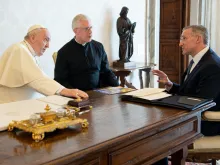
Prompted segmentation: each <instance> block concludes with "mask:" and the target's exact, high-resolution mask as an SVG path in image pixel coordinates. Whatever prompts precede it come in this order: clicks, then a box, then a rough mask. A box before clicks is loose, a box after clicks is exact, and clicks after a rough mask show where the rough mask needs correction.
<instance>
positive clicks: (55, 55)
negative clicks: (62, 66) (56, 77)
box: [52, 52, 57, 64]
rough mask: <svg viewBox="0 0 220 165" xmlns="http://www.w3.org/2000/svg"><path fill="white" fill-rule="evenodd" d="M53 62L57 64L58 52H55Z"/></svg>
mask: <svg viewBox="0 0 220 165" xmlns="http://www.w3.org/2000/svg"><path fill="white" fill-rule="evenodd" d="M52 57H53V61H54V64H56V60H57V52H54V53H53V55H52Z"/></svg>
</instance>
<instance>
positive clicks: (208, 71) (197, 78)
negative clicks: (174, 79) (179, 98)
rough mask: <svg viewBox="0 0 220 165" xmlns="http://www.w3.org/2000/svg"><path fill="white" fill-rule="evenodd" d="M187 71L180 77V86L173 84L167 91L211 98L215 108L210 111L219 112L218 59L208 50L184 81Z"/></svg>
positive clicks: (219, 69) (219, 74) (219, 83)
mask: <svg viewBox="0 0 220 165" xmlns="http://www.w3.org/2000/svg"><path fill="white" fill-rule="evenodd" d="M186 73H187V70H186V71H185V73H184V74H183V76H182V81H181V84H180V85H179V84H175V83H174V84H173V87H172V88H171V90H170V91H169V92H170V93H177V94H180V95H189V96H198V97H205V98H213V99H214V101H215V102H216V106H215V107H213V108H212V109H211V110H220V58H219V56H218V55H217V54H216V53H215V52H214V51H213V50H212V49H210V48H209V50H208V51H207V52H206V53H205V54H204V56H203V57H202V58H201V60H200V61H199V63H198V64H197V65H196V66H195V68H194V69H193V70H192V72H191V73H190V74H189V75H188V77H187V79H186V80H185V81H184V79H185V76H186Z"/></svg>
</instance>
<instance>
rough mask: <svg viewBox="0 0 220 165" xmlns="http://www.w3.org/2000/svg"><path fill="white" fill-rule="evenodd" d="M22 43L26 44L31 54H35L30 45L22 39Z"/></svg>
mask: <svg viewBox="0 0 220 165" xmlns="http://www.w3.org/2000/svg"><path fill="white" fill-rule="evenodd" d="M24 44H25V45H26V46H27V48H28V50H29V51H30V52H31V54H32V55H33V56H34V57H35V56H37V54H36V52H35V51H34V49H33V48H32V46H31V45H30V44H29V43H28V42H27V41H26V40H24Z"/></svg>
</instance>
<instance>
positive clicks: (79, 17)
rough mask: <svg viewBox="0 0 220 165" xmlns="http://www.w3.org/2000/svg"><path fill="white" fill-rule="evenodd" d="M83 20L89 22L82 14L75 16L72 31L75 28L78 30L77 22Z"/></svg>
mask: <svg viewBox="0 0 220 165" xmlns="http://www.w3.org/2000/svg"><path fill="white" fill-rule="evenodd" d="M83 20H86V21H90V18H89V17H88V16H86V15H84V14H78V15H77V16H75V17H74V18H73V21H72V29H73V30H74V29H75V28H78V27H79V22H80V21H83Z"/></svg>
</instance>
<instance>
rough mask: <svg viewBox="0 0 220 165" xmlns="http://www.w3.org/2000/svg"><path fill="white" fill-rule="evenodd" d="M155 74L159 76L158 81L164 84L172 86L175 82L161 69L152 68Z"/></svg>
mask: <svg viewBox="0 0 220 165" xmlns="http://www.w3.org/2000/svg"><path fill="white" fill-rule="evenodd" d="M152 73H153V75H156V76H158V77H159V79H158V80H157V82H159V83H162V84H164V85H165V86H167V87H168V88H169V87H172V85H173V83H172V82H171V81H170V80H169V78H168V76H167V75H166V74H165V73H164V72H163V71H161V70H152Z"/></svg>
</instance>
